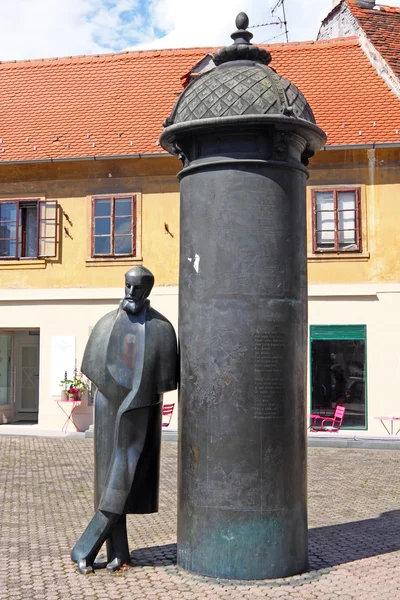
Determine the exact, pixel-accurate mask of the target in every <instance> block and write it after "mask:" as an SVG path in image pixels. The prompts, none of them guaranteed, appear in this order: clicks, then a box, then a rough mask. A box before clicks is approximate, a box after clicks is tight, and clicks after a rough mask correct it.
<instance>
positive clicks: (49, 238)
mask: <svg viewBox="0 0 400 600" xmlns="http://www.w3.org/2000/svg"><path fill="white" fill-rule="evenodd" d="M57 243H58V203H57V200H40V201H39V202H38V253H37V255H38V258H55V257H56V256H57Z"/></svg>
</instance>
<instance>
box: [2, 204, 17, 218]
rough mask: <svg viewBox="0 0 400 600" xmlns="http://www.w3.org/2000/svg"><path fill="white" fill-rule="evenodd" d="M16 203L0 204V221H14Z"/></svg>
mask: <svg viewBox="0 0 400 600" xmlns="http://www.w3.org/2000/svg"><path fill="white" fill-rule="evenodd" d="M16 206H17V205H16V204H0V221H15V220H16V218H17V208H16Z"/></svg>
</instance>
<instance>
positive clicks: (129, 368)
mask: <svg viewBox="0 0 400 600" xmlns="http://www.w3.org/2000/svg"><path fill="white" fill-rule="evenodd" d="M153 284H154V277H153V275H152V273H151V272H150V271H149V270H148V269H146V268H145V267H134V268H133V269H130V270H129V271H128V272H127V273H126V275H125V298H124V299H123V300H121V303H120V306H119V308H118V309H117V310H115V311H113V312H110V313H108V314H106V315H105V316H104V317H102V318H101V319H100V321H99V322H98V323H97V324H96V326H95V327H94V329H93V331H92V334H91V336H90V338H89V341H88V343H87V346H86V350H85V353H84V357H83V362H82V372H83V373H84V374H85V375H86V376H87V377H88V378H89V379H90V380H91V381H92V382H93V383H94V385H95V386H96V388H97V391H96V397H95V404H94V406H95V408H94V411H95V417H94V437H95V510H96V512H95V515H94V516H93V518H92V520H91V521H90V523H89V524H88V526H87V528H86V529H85V531H84V532H83V534H82V535H81V537H80V538H79V540H78V541H77V543H76V544H75V546H74V548H73V550H72V554H71V557H72V560H74V561H76V562H77V564H78V568H79V570H80V572H81V573H88V572H91V571H93V564H94V560H95V558H96V555H97V553H98V552H99V550H100V548H101V546H102V544H103V543H104V542H105V541H106V542H107V568H108V569H109V570H111V571H113V570H116V569H118V568H119V567H120V566H121V565H123V564H127V563H129V547H128V538H127V531H126V514H128V513H130V514H132V513H134V514H142V513H152V512H157V510H158V487H159V470H160V444H161V418H162V414H161V408H162V394H163V393H164V392H168V391H170V390H174V389H176V387H177V380H176V379H177V378H176V374H177V344H176V335H175V331H174V328H173V327H172V325H171V323H170V322H169V321H167V319H165V318H164V317H163V316H162V315H161V314H160V313H158V312H157V311H156V310H154V309H153V308H151V306H150V302H149V300H147V297H148V296H149V294H150V292H151V289H152V287H153Z"/></svg>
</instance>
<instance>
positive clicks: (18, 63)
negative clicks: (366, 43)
mask: <svg viewBox="0 0 400 600" xmlns="http://www.w3.org/2000/svg"><path fill="white" fill-rule="evenodd" d="M357 39H358V38H357V36H349V37H338V38H331V39H327V40H303V41H294V42H281V43H276V44H257V45H258V46H261V47H263V48H265V47H267V48H297V47H300V48H302V47H304V46H326V45H328V44H329V45H332V44H337V43H343V44H351V43H353V44H354V43H356V42H357ZM218 47H219V46H190V47H187V48H158V49H150V50H144V49H143V50H123V51H121V52H105V53H103V54H77V55H70V56H57V57H45V58H31V59H29V58H28V59H21V60H1V61H0V68H2V67H7V66H15V67H16V68H17V67H25V66H36V65H51V64H54V63H59V64H62V63H64V62H71V61H73V62H81V61H82V62H84V61H87V62H90V61H96V60H104V59H106V60H107V59H114V58H115V59H118V58H125V57H129V56H138V57H140V56H146V57H147V56H154V55H157V54H161V53H162V54H171V55H174V54H185V55H190V54H197V53H198V52H200V51H203V52H204V54H207V53H209V52H212V51H213V50H216V49H217V48H218Z"/></svg>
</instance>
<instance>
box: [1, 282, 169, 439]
mask: <svg viewBox="0 0 400 600" xmlns="http://www.w3.org/2000/svg"><path fill="white" fill-rule="evenodd" d="M123 294H124V292H123V289H122V288H121V289H72V288H69V289H60V290H57V289H45V290H44V289H42V290H40V289H38V290H1V291H0V308H1V311H0V329H7V330H13V329H36V328H39V329H40V368H39V427H40V428H43V429H51V430H54V429H61V428H62V426H63V424H64V422H65V419H66V417H65V415H64V414H63V412H62V411H61V408H60V407H59V406H58V405H57V402H56V400H57V398H58V399H59V397H57V396H53V395H52V389H51V368H52V367H51V365H52V356H51V348H52V338H53V337H54V336H73V337H75V338H76V360H77V366H78V368H79V366H80V364H81V361H82V356H83V352H84V350H85V346H86V343H87V340H88V337H89V331H90V328H91V327H93V326H94V325H95V324H96V323H97V321H98V320H99V319H100V318H101V317H102V316H103V315H104V314H106V313H107V312H109V311H111V310H114V309H116V308H117V307H118V303H119V300H120V299H121V298H122V297H123ZM150 299H151V304H152V306H153V307H154V308H155V309H156V310H158V311H159V312H161V313H162V314H163V315H164V316H165V317H166V318H167V319H169V320H170V321H171V323H172V324H173V325H174V327H175V330H176V329H177V324H178V290H177V288H175V287H165V288H161V287H159V288H154V290H153V292H152V294H151V298H150ZM60 390H61V388H60ZM164 402H167V403H169V402H175V403H177V393H176V392H169V393H168V394H165V396H164ZM177 413H178V411H177V406H176V408H175V410H174V414H173V417H172V421H171V424H170V429H171V430H176V429H177ZM74 421H75V422H76V424H77V426H78V427H79V428H80V429H81V430H82V431H85V430H86V429H88V428H89V426H90V425H91V424H92V423H93V407H92V406H88V403H87V401H86V400H85V401H84V402H82V404H81V406H79V407H78V408H77V409H76V411H75V412H74ZM70 430H71V427H69V431H70Z"/></svg>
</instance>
